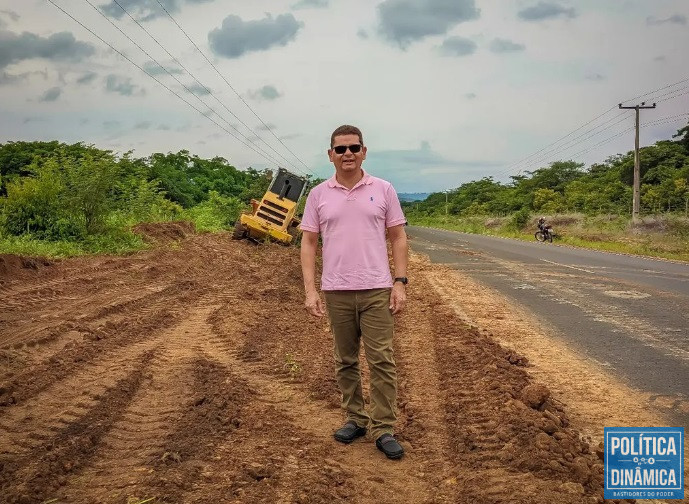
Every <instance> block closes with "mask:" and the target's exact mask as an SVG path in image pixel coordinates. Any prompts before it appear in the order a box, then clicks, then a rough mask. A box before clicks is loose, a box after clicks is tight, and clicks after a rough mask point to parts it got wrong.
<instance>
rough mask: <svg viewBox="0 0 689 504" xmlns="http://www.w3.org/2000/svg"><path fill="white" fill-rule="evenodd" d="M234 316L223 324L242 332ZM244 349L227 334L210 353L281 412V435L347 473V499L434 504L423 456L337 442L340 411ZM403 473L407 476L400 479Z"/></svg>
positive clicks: (224, 318)
mask: <svg viewBox="0 0 689 504" xmlns="http://www.w3.org/2000/svg"><path fill="white" fill-rule="evenodd" d="M234 316H235V315H234V314H232V313H226V312H225V313H224V314H223V315H222V325H224V326H228V325H229V326H234V327H241V326H242V322H241V321H242V319H237V320H233V321H230V320H228V319H232V317H234ZM219 322H220V321H218V320H217V319H216V321H215V328H216V331H217V330H218V329H217V327H218V325H220V324H219ZM220 330H222V329H220ZM273 334H275V333H273ZM244 345H245V342H244V343H242V341H239V342H236V341H234V339H233V338H231V337H229V335H227V334H226V333H222V332H221V333H219V334H218V339H215V340H214V341H213V346H212V347H211V348H209V349H208V352H209V353H211V354H213V355H218V356H221V357H218V359H219V360H220V361H221V362H223V363H224V364H225V365H227V366H228V367H230V368H231V369H233V370H234V371H235V372H236V373H237V374H238V375H239V376H241V377H242V379H244V380H245V381H246V382H247V383H248V384H249V386H250V387H251V389H253V390H255V391H256V393H257V395H258V398H257V400H258V401H260V402H263V403H268V404H271V405H273V407H274V409H275V410H276V411H278V412H279V415H277V418H278V419H280V418H282V419H286V420H287V421H288V422H289V424H288V425H285V426H282V427H281V428H279V429H278V431H279V432H282V433H285V432H287V433H289V432H297V433H299V436H300V438H302V439H304V438H305V439H306V440H308V442H305V446H306V447H312V448H311V449H314V450H318V451H322V452H324V453H325V454H327V457H326V458H327V459H329V460H330V461H331V462H330V464H329V465H330V466H331V467H332V468H335V469H338V468H346V470H347V471H348V473H349V478H347V480H346V481H347V483H349V484H351V490H350V489H348V488H345V489H344V490H343V491H342V492H343V494H351V495H354V496H361V497H363V500H362V501H363V502H382V503H386V502H398V501H399V499H400V498H401V496H405V498H406V499H408V501H409V502H419V503H423V502H429V503H430V502H434V500H433V497H434V495H436V491H435V489H434V487H433V483H432V482H431V481H427V480H426V479H424V478H423V476H421V477H419V475H418V473H417V471H415V468H416V466H417V465H418V464H419V462H420V457H417V455H416V454H415V453H414V452H413V451H410V452H409V453H408V454H407V455H406V456H405V457H404V458H403V459H402V460H399V461H388V460H386V459H385V457H384V455H383V454H382V453H380V452H378V450H376V448H375V445H374V444H373V442H372V440H370V439H366V440H364V441H361V442H355V443H352V444H351V445H342V444H340V443H337V442H336V441H335V440H334V439H333V437H332V433H333V432H334V431H335V430H336V429H337V428H339V427H340V426H341V424H342V422H343V420H342V413H341V412H340V411H339V409H333V408H332V405H329V404H326V403H323V402H322V401H319V400H314V399H313V398H312V397H311V393H310V392H309V391H308V390H307V391H305V390H303V387H302V386H300V384H299V383H294V382H292V381H291V380H290V379H289V378H284V377H282V378H281V377H279V376H275V375H271V374H270V372H269V371H268V372H267V371H266V363H264V362H261V360H262V359H267V358H270V356H269V355H267V356H265V357H263V358H262V359H255V358H254V359H246V349H245V348H244ZM313 350H314V352H318V351H320V350H317V349H313ZM328 350H329V348H328ZM331 372H332V370H331ZM283 421H284V420H283ZM287 436H289V434H287V435H285V434H282V435H281V437H284V438H285V439H289V438H288V437H287ZM282 441H283V440H280V439H279V438H278V440H275V442H282ZM338 471H341V469H338ZM401 474H404V475H405V477H404V478H400V475H401ZM280 502H289V501H288V500H282V501H280Z"/></svg>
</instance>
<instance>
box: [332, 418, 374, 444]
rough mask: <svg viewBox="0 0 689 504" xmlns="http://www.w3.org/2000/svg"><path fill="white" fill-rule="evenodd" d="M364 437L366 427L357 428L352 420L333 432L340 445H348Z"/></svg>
mask: <svg viewBox="0 0 689 504" xmlns="http://www.w3.org/2000/svg"><path fill="white" fill-rule="evenodd" d="M365 435H366V427H359V426H358V425H357V424H356V423H354V422H353V421H352V420H350V421H349V422H347V423H346V424H344V426H343V427H341V428H339V429H337V430H336V431H335V439H337V440H338V441H339V442H340V443H345V444H349V443H351V442H352V441H354V440H355V439H356V438H358V437H361V436H365Z"/></svg>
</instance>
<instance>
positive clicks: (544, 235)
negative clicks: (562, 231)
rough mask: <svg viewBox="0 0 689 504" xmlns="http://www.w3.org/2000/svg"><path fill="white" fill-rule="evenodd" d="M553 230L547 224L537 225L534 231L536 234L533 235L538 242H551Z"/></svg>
mask: <svg viewBox="0 0 689 504" xmlns="http://www.w3.org/2000/svg"><path fill="white" fill-rule="evenodd" d="M554 234H555V232H554V231H553V227H552V226H550V225H548V226H542V227H539V229H538V231H536V234H534V236H535V237H536V240H538V241H539V242H545V241H547V242H550V243H553V235H554Z"/></svg>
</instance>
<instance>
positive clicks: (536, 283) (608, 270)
mask: <svg viewBox="0 0 689 504" xmlns="http://www.w3.org/2000/svg"><path fill="white" fill-rule="evenodd" d="M407 233H408V235H409V237H410V238H411V240H410V245H411V248H412V250H414V251H415V252H420V253H424V254H427V255H428V256H429V257H430V259H431V261H433V262H435V263H442V264H446V265H448V266H451V267H453V268H456V269H458V270H461V271H462V272H463V273H466V274H468V275H469V276H470V277H472V278H474V279H476V280H478V281H480V282H481V283H484V284H487V285H489V286H491V287H493V288H495V289H496V290H498V291H500V292H501V293H502V294H503V295H506V296H507V297H508V298H512V300H514V301H515V302H517V303H520V304H522V305H524V306H526V307H527V308H529V309H531V310H532V311H533V312H535V313H538V314H539V316H540V318H541V323H543V322H544V321H545V322H547V323H548V324H549V325H551V326H552V327H554V328H555V329H557V330H558V332H559V333H560V335H561V337H563V338H565V339H566V340H567V341H568V343H570V344H571V345H572V346H574V347H575V348H576V349H578V350H579V351H580V352H583V353H585V354H586V355H587V356H588V357H590V358H593V359H595V360H596V361H598V362H600V363H601V364H603V365H604V366H606V367H607V368H608V369H610V370H612V371H613V373H615V374H616V375H617V376H618V377H619V378H621V379H623V380H625V381H626V382H627V383H629V384H630V385H632V386H634V387H636V388H638V389H640V390H643V391H646V392H650V393H651V394H654V395H657V396H659V397H663V399H664V400H667V399H668V398H671V399H676V401H675V407H674V408H673V411H674V414H675V417H676V420H677V422H678V423H677V425H678V426H684V427H689V264H680V263H676V262H669V261H662V260H655V259H646V258H640V257H633V256H627V255H621V254H611V253H606V252H596V251H591V250H584V249H577V248H571V247H567V246H558V245H557V242H556V243H555V244H549V243H538V242H536V241H535V240H534V242H523V241H518V240H512V239H506V238H494V237H489V236H481V235H472V234H466V233H458V232H453V231H444V230H438V229H430V228H422V227H416V226H409V227H408V228H407Z"/></svg>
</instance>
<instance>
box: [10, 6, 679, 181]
mask: <svg viewBox="0 0 689 504" xmlns="http://www.w3.org/2000/svg"><path fill="white" fill-rule="evenodd" d="M52 1H53V2H54V3H55V4H57V5H58V6H60V7H61V8H62V9H64V10H65V11H67V12H69V13H70V14H72V15H73V16H74V17H75V18H77V19H78V20H79V21H80V22H81V23H83V24H84V25H85V26H86V27H88V28H90V29H91V30H93V31H94V32H95V33H97V34H98V35H99V36H101V37H102V38H103V39H104V40H105V41H107V42H108V43H110V44H111V45H112V46H113V47H114V48H115V49H117V50H118V51H120V52H121V53H123V54H124V55H125V56H126V57H127V58H129V59H131V60H132V62H134V63H135V64H136V65H138V66H139V67H140V68H137V67H136V66H134V65H132V64H131V63H130V62H128V61H126V60H125V58H123V57H122V56H121V55H119V54H118V53H117V52H115V51H113V50H112V49H110V48H109V47H108V46H107V45H105V44H103V43H102V42H101V41H100V40H98V39H97V38H96V37H95V36H94V35H92V34H91V33H89V32H88V31H87V30H86V29H84V28H83V27H81V26H80V25H79V24H77V23H76V22H75V21H73V20H72V19H70V18H69V17H68V16H66V15H65V14H64V13H62V12H61V11H60V10H59V9H58V8H56V7H55V6H54V5H51V3H50V2H48V1H46V0H25V1H22V2H17V1H10V0H0V97H1V101H0V107H1V110H0V114H1V117H2V118H1V119H0V142H5V141H10V140H53V139H57V140H61V141H65V142H70V143H71V142H77V141H84V142H86V143H92V144H94V145H96V146H98V147H101V148H107V149H112V150H114V151H116V152H120V153H122V152H126V151H129V150H134V152H135V155H138V156H146V155H148V154H150V153H152V152H168V151H173V152H174V151H177V150H179V149H187V150H189V151H190V152H192V153H195V154H198V155H199V156H202V157H211V156H216V155H217V156H223V157H225V158H226V159H228V160H230V162H231V163H233V164H234V165H235V166H237V167H239V168H242V169H243V168H247V167H249V166H252V167H254V168H264V167H271V168H272V167H275V165H277V164H280V165H282V166H286V167H287V168H291V169H292V170H293V171H297V172H302V173H311V174H313V175H316V176H319V177H326V176H329V175H330V174H331V173H332V167H331V165H329V163H328V160H327V156H326V149H327V147H328V142H329V137H330V133H331V131H332V130H333V129H334V128H335V127H337V126H339V125H340V124H344V123H349V124H355V125H357V126H359V127H360V128H361V129H362V130H363V132H364V140H365V143H366V144H367V146H368V148H369V157H368V159H367V161H366V162H365V165H364V167H365V168H366V169H367V170H368V171H369V172H371V173H373V174H375V175H378V176H381V177H383V178H386V179H388V180H390V181H392V182H393V184H394V185H395V187H396V188H397V190H398V191H399V192H422V191H440V190H444V189H450V188H454V187H457V186H458V185H460V184H461V183H463V182H467V181H470V180H475V179H478V178H481V177H484V176H493V177H495V178H496V179H498V180H502V181H505V180H508V176H509V175H513V174H517V173H520V172H522V173H523V172H524V171H528V170H534V169H536V168H538V167H539V166H543V165H546V164H547V163H549V162H552V161H554V160H557V159H569V158H573V159H575V160H577V161H581V162H584V163H586V164H590V163H593V162H597V161H601V160H604V159H605V158H606V157H608V156H609V155H612V154H615V153H618V152H626V151H627V150H629V149H630V148H631V147H632V146H633V133H632V132H631V131H627V130H629V128H630V127H631V126H633V113H632V112H628V113H626V114H623V115H620V114H621V112H620V111H619V110H617V109H616V104H617V103H619V102H620V101H622V100H626V99H628V98H632V97H635V96H637V95H641V94H643V93H646V92H649V91H652V90H655V89H658V88H661V87H664V86H666V85H669V84H673V83H676V82H680V81H684V82H680V83H679V84H677V85H676V86H672V87H669V88H667V89H664V90H660V91H657V92H655V93H651V94H650V95H648V96H645V97H642V98H640V99H639V100H638V101H640V100H643V99H647V100H648V101H649V102H650V101H652V99H653V98H655V99H657V100H659V103H658V107H657V109H655V110H652V111H647V112H645V113H644V114H643V118H642V122H646V123H651V124H649V125H648V126H646V127H644V129H643V130H642V143H643V144H650V143H653V142H654V141H656V140H658V139H664V138H668V137H669V136H670V135H671V134H672V133H674V132H675V131H676V130H677V129H679V128H680V127H682V126H683V125H684V124H686V122H687V116H682V115H681V114H686V113H689V94H683V92H684V91H686V90H687V89H689V80H685V79H689V70H688V69H687V65H686V61H687V59H686V47H689V2H686V1H685V0H655V1H653V2H650V1H648V0H607V1H605V2H598V1H594V0H580V1H573V0H571V1H549V0H543V1H541V0H515V1H505V0H485V1H484V0H424V1H421V0H406V1H402V0H384V1H379V2H371V1H363V0H362V1H348V2H344V1H340V0H290V1H280V0H270V1H268V0H254V1H252V2H246V1H238V0H237V1H234V0H117V1H114V0H88V1H87V0H52ZM89 2H90V3H91V4H93V5H94V6H95V7H96V8H97V9H98V10H96V9H94V8H93V7H92V6H90V5H89ZM158 2H160V4H162V5H163V6H164V7H165V8H166V9H167V11H168V12H169V13H170V14H171V15H172V16H173V17H174V19H175V20H176V21H177V23H178V24H179V25H180V26H181V27H182V28H184V30H185V31H186V32H187V34H188V35H189V37H190V38H191V39H192V41H193V42H194V43H195V44H197V45H198V47H199V48H200V49H201V51H202V52H203V54H204V55H206V57H207V58H208V59H209V60H210V61H211V62H212V63H213V64H214V65H215V67H216V68H217V69H218V71H219V73H220V75H218V73H216V72H215V70H214V69H213V68H212V67H211V66H210V65H209V64H208V62H207V61H206V60H205V58H204V56H202V55H201V54H199V53H198V52H197V51H196V49H195V48H194V46H193V45H192V42H190V41H189V40H188V39H187V38H186V36H185V35H184V34H183V33H182V32H181V31H180V30H179V28H178V27H177V26H176V25H175V24H174V22H173V21H172V20H171V19H170V17H169V16H168V15H167V14H166V13H165V11H164V10H163V9H162V8H161V6H160V4H159V3H158ZM118 3H119V5H118ZM122 8H124V9H125V10H126V12H125V10H123V9H122ZM129 15H131V17H132V18H134V19H135V20H136V22H135V21H133V20H132V19H131V18H130V17H129ZM111 22H112V23H114V25H115V26H117V27H118V28H119V29H120V30H122V32H123V33H124V34H123V33H122V32H120V31H118V29H117V28H116V27H115V26H113V24H111ZM137 22H138V24H137ZM142 27H143V28H145V29H146V30H147V31H148V32H149V33H150V34H151V35H153V36H154V37H155V38H156V39H157V40H158V42H159V43H160V45H158V44H157V43H156V42H155V41H154V40H153V39H151V38H150V37H149V36H148V35H147V34H146V33H145V32H144V30H143V29H142ZM125 34H126V35H125ZM127 36H128V37H129V38H131V39H132V40H133V41H134V42H135V43H136V44H138V45H139V46H140V47H141V48H142V49H143V50H144V51H146V53H148V54H144V53H143V52H142V51H141V50H140V49H139V48H137V47H136V45H135V44H133V43H132V42H131V41H130V40H128V39H127ZM168 53H169V54H168ZM173 58H174V59H173ZM175 59H176V60H177V61H178V62H179V63H181V64H182V66H183V67H184V68H182V66H180V65H179V64H178V63H177V62H175V61H174V60H175ZM155 61H158V62H159V63H161V64H162V66H163V67H164V68H165V69H166V70H167V72H166V71H165V70H164V69H163V68H161V67H160V66H158V64H157V63H156V62H155ZM142 69H143V70H145V71H147V72H148V73H149V74H151V75H154V76H155V77H156V78H158V79H159V80H160V81H161V82H162V83H163V84H164V85H165V86H166V87H167V88H168V89H166V88H165V87H163V86H162V85H160V84H158V83H157V82H155V81H154V80H153V79H152V78H150V77H149V76H147V75H146V74H145V73H144V71H142ZM187 71H189V72H190V73H191V74H192V75H190V74H189V73H187ZM168 72H169V73H168ZM171 91H173V92H174V93H176V94H177V95H178V96H175V95H174V94H173V93H172V92H171ZM182 98H183V99H184V100H186V101H188V102H189V103H190V104H192V105H194V107H195V108H196V109H197V110H194V109H192V108H191V107H190V106H189V105H188V104H186V103H184V101H182ZM660 100H663V101H660ZM628 104H633V103H631V102H629V103H628ZM247 105H248V106H247ZM601 114H602V116H601V117H600V118H599V119H597V120H596V121H594V122H592V123H591V124H590V125H588V126H587V127H585V128H583V129H581V130H578V131H577V132H575V133H573V134H572V135H571V136H569V137H567V138H565V139H563V140H562V141H561V142H560V143H558V144H555V145H554V146H552V147H550V148H546V149H545V150H543V151H542V152H541V153H539V154H537V155H535V156H532V157H528V156H530V155H532V154H534V153H536V152H537V151H539V150H540V149H542V148H543V147H546V146H547V145H548V144H550V143H552V142H554V141H556V140H558V139H560V138H561V137H563V136H565V135H567V134H568V133H570V132H571V131H573V130H575V129H576V128H578V127H579V126H581V125H582V124H584V123H586V122H588V121H590V120H591V119H594V118H596V117H597V116H599V115H601ZM674 116H680V117H674ZM209 118H210V119H212V121H211V120H209ZM666 118H669V119H666ZM219 125H220V126H222V128H221V127H220V126H219ZM268 129H269V130H270V131H268ZM228 132H230V133H232V134H233V135H235V136H237V137H239V138H240V139H242V142H240V141H238V140H236V139H235V138H233V137H232V136H231V135H230V134H229V133H228ZM293 154H294V155H293ZM295 155H296V157H295ZM524 158H527V159H526V160H525V161H522V162H519V161H520V160H522V159H524Z"/></svg>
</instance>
